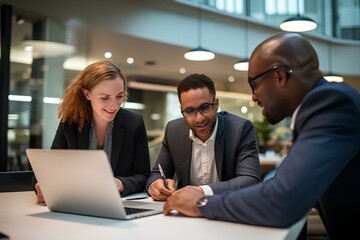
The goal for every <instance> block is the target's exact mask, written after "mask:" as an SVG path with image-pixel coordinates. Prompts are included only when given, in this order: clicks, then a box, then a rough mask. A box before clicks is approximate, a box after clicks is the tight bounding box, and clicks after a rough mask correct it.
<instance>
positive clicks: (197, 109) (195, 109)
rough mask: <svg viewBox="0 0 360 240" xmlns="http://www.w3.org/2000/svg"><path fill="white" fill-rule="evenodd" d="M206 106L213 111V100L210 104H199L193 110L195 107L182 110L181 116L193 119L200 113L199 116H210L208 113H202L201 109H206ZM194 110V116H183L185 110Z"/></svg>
mask: <svg viewBox="0 0 360 240" xmlns="http://www.w3.org/2000/svg"><path fill="white" fill-rule="evenodd" d="M208 106H211V109H212V110H214V106H215V100H214V101H213V102H212V103H203V104H201V105H200V106H199V107H197V108H195V107H189V108H185V109H184V110H181V114H182V115H183V116H184V117H185V118H194V117H196V115H197V113H198V112H200V113H201V115H203V116H205V115H208V114H210V112H208V113H203V112H202V110H201V109H203V108H204V107H208ZM190 109H191V110H194V111H195V114H194V116H185V114H184V112H185V111H187V110H190Z"/></svg>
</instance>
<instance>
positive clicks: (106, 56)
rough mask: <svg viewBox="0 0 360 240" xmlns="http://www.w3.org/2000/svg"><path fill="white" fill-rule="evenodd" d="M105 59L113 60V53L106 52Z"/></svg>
mask: <svg viewBox="0 0 360 240" xmlns="http://www.w3.org/2000/svg"><path fill="white" fill-rule="evenodd" d="M104 57H105V58H111V57H112V53H111V52H106V53H105V54H104Z"/></svg>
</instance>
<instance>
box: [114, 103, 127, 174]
mask: <svg viewBox="0 0 360 240" xmlns="http://www.w3.org/2000/svg"><path fill="white" fill-rule="evenodd" d="M124 125H125V116H124V114H123V113H122V111H121V109H120V110H119V112H118V114H117V115H116V117H115V119H114V129H113V135H112V148H111V168H112V169H113V170H114V169H115V168H116V166H117V164H118V163H119V159H120V157H119V156H120V152H121V146H122V142H123V139H124Z"/></svg>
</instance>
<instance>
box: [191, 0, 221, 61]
mask: <svg viewBox="0 0 360 240" xmlns="http://www.w3.org/2000/svg"><path fill="white" fill-rule="evenodd" d="M200 1H201V3H200V4H198V7H197V11H196V13H197V25H198V47H197V48H195V49H192V50H190V51H188V52H186V53H185V54H184V57H185V58H186V59H188V60H191V61H208V60H211V59H214V58H215V54H214V53H213V52H211V51H209V50H207V49H204V48H202V47H201V34H202V2H203V0H200Z"/></svg>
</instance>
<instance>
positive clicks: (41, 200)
mask: <svg viewBox="0 0 360 240" xmlns="http://www.w3.org/2000/svg"><path fill="white" fill-rule="evenodd" d="M35 190H36V196H37V201H38V203H39V204H44V205H46V203H45V199H44V196H43V195H42V192H41V189H40V184H39V183H36V184H35Z"/></svg>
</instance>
